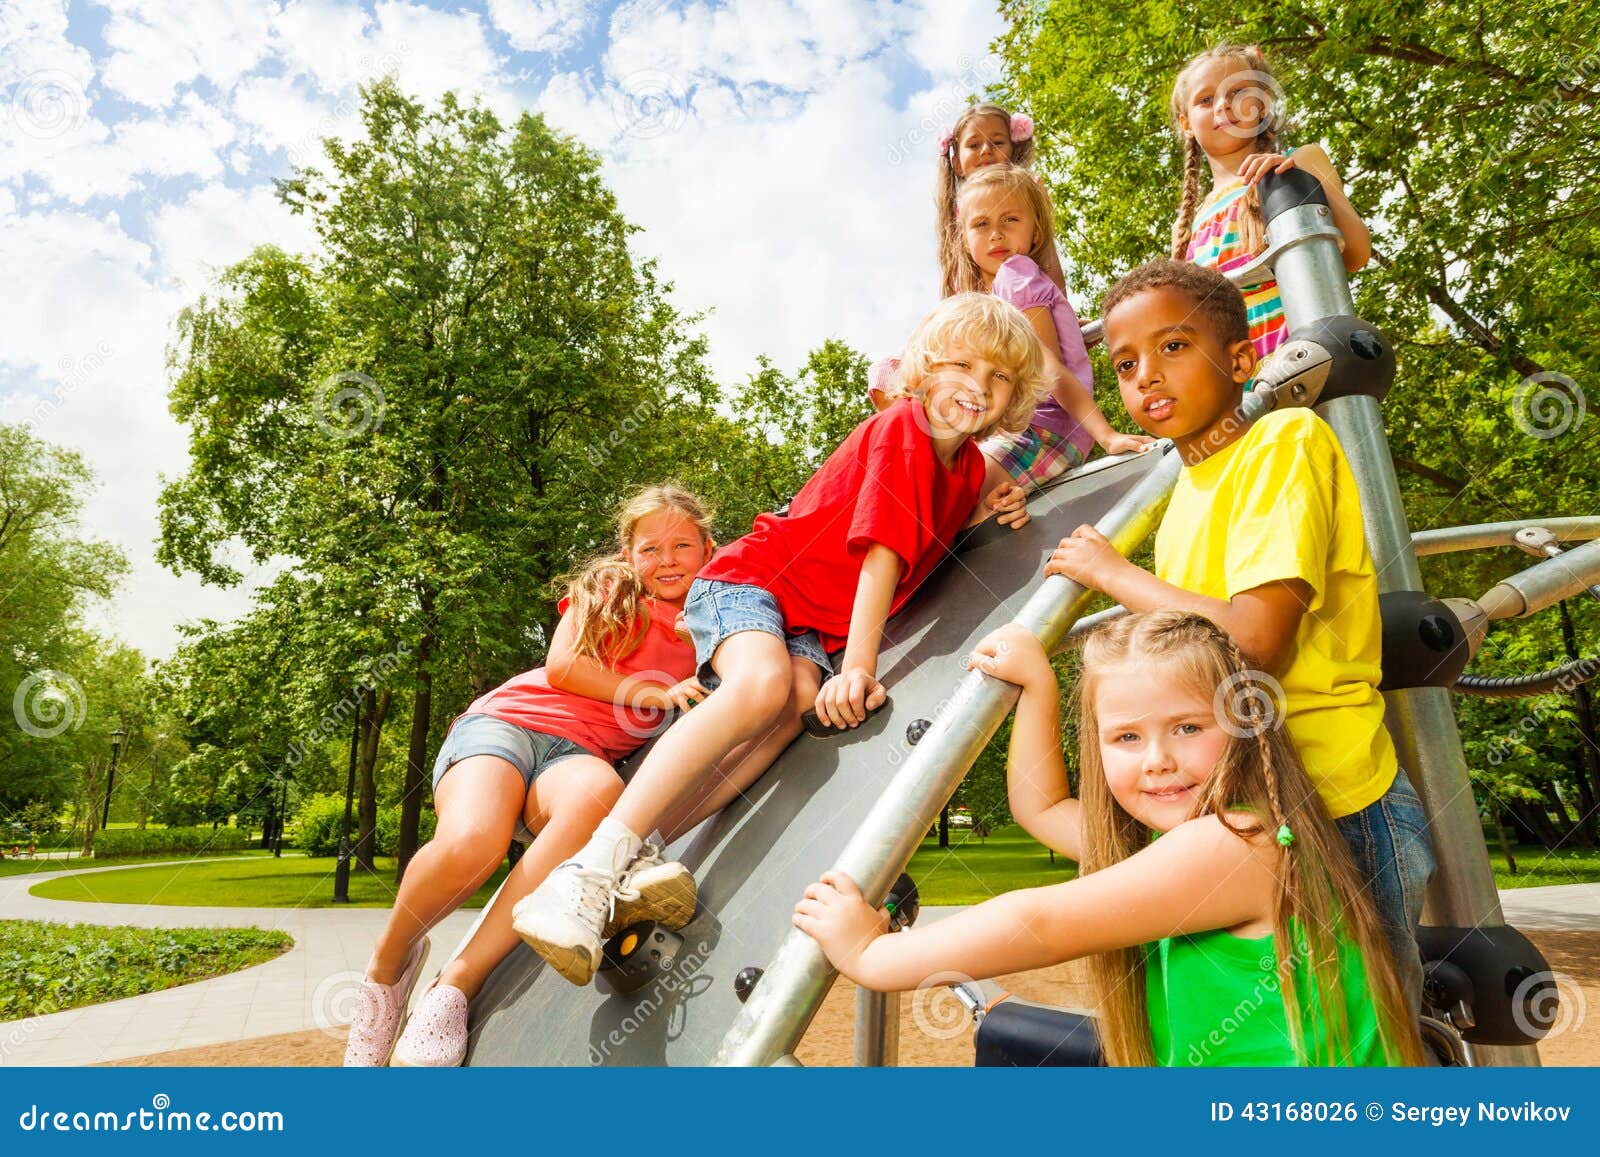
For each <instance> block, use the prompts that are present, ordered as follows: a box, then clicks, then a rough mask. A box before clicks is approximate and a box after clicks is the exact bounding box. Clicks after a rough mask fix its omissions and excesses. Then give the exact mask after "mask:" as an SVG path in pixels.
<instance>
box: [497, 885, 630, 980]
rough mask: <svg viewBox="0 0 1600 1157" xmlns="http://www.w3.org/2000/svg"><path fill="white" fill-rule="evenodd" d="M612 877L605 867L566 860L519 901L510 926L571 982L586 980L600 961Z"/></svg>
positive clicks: (609, 908) (610, 902)
mask: <svg viewBox="0 0 1600 1157" xmlns="http://www.w3.org/2000/svg"><path fill="white" fill-rule="evenodd" d="M613 883H614V877H613V876H612V874H611V873H610V872H608V871H606V870H605V869H604V868H585V867H582V866H580V865H579V864H578V863H577V862H576V861H568V862H567V863H565V864H562V865H561V866H560V867H558V868H556V869H555V870H554V871H553V872H551V873H550V875H548V876H547V877H545V881H544V883H542V884H540V885H539V886H538V887H537V888H535V889H534V890H533V891H532V892H530V893H528V894H527V895H526V896H524V897H523V898H522V899H521V900H518V901H517V904H516V907H514V908H512V909H511V927H512V928H513V929H514V930H515V931H516V933H517V935H518V936H520V937H522V939H523V942H524V943H526V944H527V946H528V947H529V948H532V949H533V950H534V951H535V952H537V953H538V954H539V955H540V956H542V957H543V958H544V961H545V963H546V964H548V965H550V967H551V968H554V969H555V970H556V971H557V972H559V973H560V974H561V975H562V976H564V977H566V978H567V979H568V980H570V981H571V982H572V983H573V984H577V985H584V984H588V983H589V981H590V979H591V978H592V977H593V976H594V974H595V970H596V969H598V968H599V967H600V948H601V945H602V944H604V943H605V937H604V936H603V935H602V933H603V932H604V930H605V927H606V923H607V921H609V920H610V918H611V904H612V898H611V897H612V886H613Z"/></svg>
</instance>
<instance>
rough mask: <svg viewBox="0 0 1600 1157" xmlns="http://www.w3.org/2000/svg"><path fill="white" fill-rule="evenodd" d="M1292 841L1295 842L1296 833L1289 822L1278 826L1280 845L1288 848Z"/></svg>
mask: <svg viewBox="0 0 1600 1157" xmlns="http://www.w3.org/2000/svg"><path fill="white" fill-rule="evenodd" d="M1292 843H1294V833H1293V832H1291V831H1290V830H1289V825H1288V824H1283V825H1281V826H1280V827H1279V828H1278V846H1279V847H1280V848H1287V847H1288V846H1289V845H1290V844H1292Z"/></svg>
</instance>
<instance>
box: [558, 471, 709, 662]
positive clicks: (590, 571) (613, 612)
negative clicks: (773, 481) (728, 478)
mask: <svg viewBox="0 0 1600 1157" xmlns="http://www.w3.org/2000/svg"><path fill="white" fill-rule="evenodd" d="M663 512H670V513H673V514H681V515H683V516H684V517H685V518H687V519H688V520H689V521H690V522H692V523H694V525H695V527H696V529H698V530H699V531H700V534H701V536H702V537H703V538H704V539H705V541H706V543H707V544H708V545H709V543H710V542H711V520H712V512H711V510H710V509H709V508H708V507H707V505H706V504H705V503H704V502H703V501H701V500H700V499H699V498H698V497H696V496H695V495H693V494H691V493H689V491H687V490H685V489H683V487H681V486H676V485H673V484H671V483H667V484H664V485H661V486H646V487H645V488H644V489H642V490H640V491H638V492H637V493H635V494H633V495H632V496H631V497H630V498H628V499H627V500H626V501H625V502H624V503H623V504H622V506H621V508H620V509H618V511H617V550H618V554H616V555H605V556H603V557H600V558H596V559H591V560H590V561H589V562H588V563H586V564H585V565H584V566H582V567H581V568H579V569H578V570H577V571H576V572H574V573H573V574H571V575H569V576H568V577H567V579H566V580H565V582H566V587H567V598H568V599H570V600H571V602H570V604H569V605H568V607H567V614H568V615H570V616H571V618H572V623H573V627H574V628H575V629H576V632H577V637H576V639H575V640H574V642H573V647H572V649H573V652H574V653H575V654H578V655H580V656H582V657H584V658H587V659H592V660H594V661H595V662H597V663H604V664H606V665H607V666H611V667H614V666H616V664H617V663H619V662H621V661H622V660H623V659H625V658H627V657H628V656H629V655H631V654H632V653H633V652H634V651H635V650H636V649H637V648H638V646H639V644H640V643H641V642H643V640H644V636H645V632H646V631H648V630H649V629H650V604H649V602H648V601H647V597H648V595H647V592H646V590H645V585H644V580H643V579H642V578H640V577H639V572H638V571H636V570H635V569H634V568H633V566H632V565H631V564H630V563H628V562H627V561H626V557H625V556H626V555H627V553H628V550H629V548H630V547H632V545H633V535H634V532H635V531H636V530H637V529H638V527H639V523H640V522H642V521H643V520H644V519H646V518H649V517H650V516H651V515H652V514H661V513H663ZM619 555H620V556H623V557H618V556H619Z"/></svg>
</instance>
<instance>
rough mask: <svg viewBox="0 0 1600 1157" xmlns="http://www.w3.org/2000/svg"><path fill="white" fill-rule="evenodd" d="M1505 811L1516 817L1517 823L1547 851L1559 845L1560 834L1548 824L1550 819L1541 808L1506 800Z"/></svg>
mask: <svg viewBox="0 0 1600 1157" xmlns="http://www.w3.org/2000/svg"><path fill="white" fill-rule="evenodd" d="M1506 810H1507V811H1508V812H1510V813H1511V814H1512V815H1513V816H1515V817H1516V819H1517V822H1518V823H1520V824H1521V825H1522V826H1523V827H1524V828H1526V829H1527V830H1528V831H1530V832H1532V833H1533V837H1534V839H1536V840H1538V841H1539V843H1540V844H1541V845H1542V846H1543V847H1544V848H1546V849H1547V850H1548V849H1553V848H1555V847H1557V846H1559V845H1560V843H1561V833H1560V832H1558V831H1556V829H1555V825H1554V824H1552V823H1551V822H1550V817H1549V816H1547V815H1546V814H1545V811H1544V808H1543V807H1542V806H1531V805H1527V804H1524V803H1522V801H1521V800H1507V801H1506Z"/></svg>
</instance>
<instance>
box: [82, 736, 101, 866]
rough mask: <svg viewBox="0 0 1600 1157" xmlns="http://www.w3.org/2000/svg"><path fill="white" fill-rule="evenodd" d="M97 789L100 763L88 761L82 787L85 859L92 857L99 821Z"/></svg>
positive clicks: (93, 760)
mask: <svg viewBox="0 0 1600 1157" xmlns="http://www.w3.org/2000/svg"><path fill="white" fill-rule="evenodd" d="M99 787H100V761H99V760H97V759H90V760H89V767H88V770H87V773H86V778H85V781H84V786H83V792H84V796H83V798H84V809H83V856H84V858H85V859H87V858H88V857H90V856H92V855H94V833H95V831H96V830H97V825H98V823H99V820H100V808H99V806H98V805H99V800H97V799H96V798H95V796H96V795H97V794H98V792H99Z"/></svg>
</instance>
